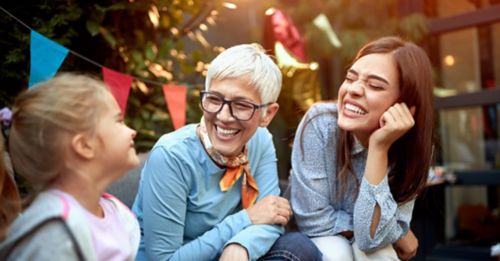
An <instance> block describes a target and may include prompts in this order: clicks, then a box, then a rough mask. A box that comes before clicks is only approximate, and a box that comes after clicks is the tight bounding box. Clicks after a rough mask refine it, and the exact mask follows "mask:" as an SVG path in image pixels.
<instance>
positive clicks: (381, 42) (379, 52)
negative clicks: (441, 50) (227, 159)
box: [291, 37, 434, 260]
mask: <svg viewBox="0 0 500 261" xmlns="http://www.w3.org/2000/svg"><path fill="white" fill-rule="evenodd" d="M433 124H434V119H433V98H432V82H431V64H430V62H429V59H428V57H427V55H426V54H425V52H424V51H423V50H422V49H421V48H419V47H418V46H416V45H415V44H413V43H410V42H406V41H403V40H402V39H400V38H398V37H383V38H380V39H378V40H375V41H373V42H370V43H368V44H367V45H366V46H364V47H363V48H362V49H361V50H360V51H359V53H358V54H357V56H356V58H355V59H354V62H353V64H352V66H351V67H350V68H349V69H348V70H347V74H346V77H345V80H344V82H343V83H342V85H341V86H340V89H339V92H338V100H337V102H336V103H320V104H316V105H314V106H313V107H312V108H311V109H310V110H309V111H308V112H307V114H306V115H305V116H304V118H303V119H302V121H301V123H300V125H299V127H298V130H297V135H296V137H295V141H294V145H293V152H292V170H293V172H292V175H291V205H292V209H293V211H294V215H295V220H296V222H297V225H298V227H299V229H300V230H301V231H302V232H303V233H305V234H306V235H308V236H309V237H310V238H311V239H312V240H313V242H314V243H315V244H316V245H317V246H318V248H319V249H320V250H321V252H322V253H323V258H324V259H325V260H353V257H354V259H355V260H363V259H365V258H367V259H380V260H392V259H394V260H395V259H398V257H399V258H400V259H404V260H405V259H409V258H411V257H413V256H414V255H415V253H416V249H417V246H418V241H417V239H416V238H415V236H414V234H413V233H412V232H411V230H410V220H411V215H412V210H413V204H414V200H415V198H416V197H417V195H418V194H419V193H420V192H421V191H422V189H423V188H424V186H425V182H426V180H427V173H428V170H429V165H430V161H431V154H432V146H433V145H432V144H433Z"/></svg>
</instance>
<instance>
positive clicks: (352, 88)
mask: <svg viewBox="0 0 500 261" xmlns="http://www.w3.org/2000/svg"><path fill="white" fill-rule="evenodd" d="M347 92H348V93H349V94H351V95H362V94H363V92H364V86H363V83H361V82H360V81H355V82H353V83H351V84H350V85H349V86H348V87H347Z"/></svg>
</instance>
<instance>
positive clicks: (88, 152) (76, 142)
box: [71, 133, 95, 159]
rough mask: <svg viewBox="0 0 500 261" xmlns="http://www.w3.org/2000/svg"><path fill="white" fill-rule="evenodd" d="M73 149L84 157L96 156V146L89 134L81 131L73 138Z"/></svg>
mask: <svg viewBox="0 0 500 261" xmlns="http://www.w3.org/2000/svg"><path fill="white" fill-rule="evenodd" d="M71 149H72V150H73V151H74V152H75V154H76V155H78V156H79V157H82V158H84V159H92V158H94V157H95V146H94V145H93V143H92V141H91V140H90V137H88V135H85V134H82V133H79V134H76V135H75V136H73V138H71Z"/></svg>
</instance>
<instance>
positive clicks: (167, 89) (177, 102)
mask: <svg viewBox="0 0 500 261" xmlns="http://www.w3.org/2000/svg"><path fill="white" fill-rule="evenodd" d="M163 94H164V96H165V103H166V104H167V109H168V111H169V112H170V118H172V124H173V125H174V129H178V128H180V127H182V126H184V125H185V124H186V95H187V88H186V86H184V85H174V84H165V85H163Z"/></svg>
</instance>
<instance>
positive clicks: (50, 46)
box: [29, 31, 69, 88]
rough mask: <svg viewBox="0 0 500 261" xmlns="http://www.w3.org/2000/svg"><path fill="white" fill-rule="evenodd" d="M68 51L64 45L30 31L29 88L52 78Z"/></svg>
mask: <svg viewBox="0 0 500 261" xmlns="http://www.w3.org/2000/svg"><path fill="white" fill-rule="evenodd" d="M68 51H69V50H68V49H67V48H65V47H64V46H62V45H59V44H58V43H56V42H54V41H52V40H50V39H48V38H46V37H45V36H43V35H41V34H39V33H37V32H35V31H31V42H30V55H31V57H30V62H31V63H30V80H29V88H31V87H32V86H33V85H35V84H37V83H39V82H42V81H46V80H48V79H50V78H52V77H53V76H54V75H55V74H56V72H57V70H58V69H59V67H61V64H62V62H63V61H64V59H66V56H67V55H68Z"/></svg>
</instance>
